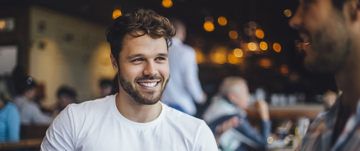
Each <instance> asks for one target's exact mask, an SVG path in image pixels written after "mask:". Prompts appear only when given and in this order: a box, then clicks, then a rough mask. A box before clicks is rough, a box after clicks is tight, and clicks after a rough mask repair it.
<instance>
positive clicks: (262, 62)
mask: <svg viewBox="0 0 360 151" xmlns="http://www.w3.org/2000/svg"><path fill="white" fill-rule="evenodd" d="M259 65H260V66H261V67H263V68H269V67H271V65H272V62H271V60H270V59H268V58H263V59H261V60H259Z"/></svg>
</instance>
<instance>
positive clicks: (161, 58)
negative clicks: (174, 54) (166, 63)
mask: <svg viewBox="0 0 360 151" xmlns="http://www.w3.org/2000/svg"><path fill="white" fill-rule="evenodd" d="M156 60H159V61H163V60H166V59H165V58H163V57H157V58H156Z"/></svg>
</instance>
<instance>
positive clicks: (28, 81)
mask: <svg viewBox="0 0 360 151" xmlns="http://www.w3.org/2000/svg"><path fill="white" fill-rule="evenodd" d="M16 83H17V84H16V89H17V90H18V93H19V94H24V93H25V92H26V91H28V90H30V89H33V88H36V87H37V84H36V82H35V80H34V79H33V78H31V77H26V78H25V77H23V78H21V79H20V80H18V81H16Z"/></svg>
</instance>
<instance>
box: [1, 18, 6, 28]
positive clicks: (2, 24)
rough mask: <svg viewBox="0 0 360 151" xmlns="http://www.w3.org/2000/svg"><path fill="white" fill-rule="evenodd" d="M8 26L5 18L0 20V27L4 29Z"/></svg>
mask: <svg viewBox="0 0 360 151" xmlns="http://www.w3.org/2000/svg"><path fill="white" fill-rule="evenodd" d="M5 27H6V22H5V21H3V20H0V29H4V28H5Z"/></svg>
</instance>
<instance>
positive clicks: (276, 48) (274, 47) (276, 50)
mask: <svg viewBox="0 0 360 151" xmlns="http://www.w3.org/2000/svg"><path fill="white" fill-rule="evenodd" d="M273 49H274V51H275V52H277V53H279V52H281V45H280V44H279V43H277V42H275V43H274V45H273Z"/></svg>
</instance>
